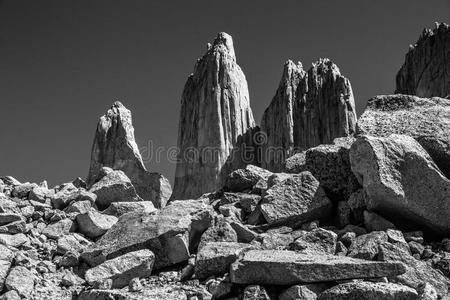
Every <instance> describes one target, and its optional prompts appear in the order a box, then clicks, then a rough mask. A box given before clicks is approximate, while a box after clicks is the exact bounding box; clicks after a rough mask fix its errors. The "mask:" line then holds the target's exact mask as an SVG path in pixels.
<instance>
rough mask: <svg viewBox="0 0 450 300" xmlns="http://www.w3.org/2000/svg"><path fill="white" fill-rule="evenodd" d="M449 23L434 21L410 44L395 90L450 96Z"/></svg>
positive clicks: (433, 95)
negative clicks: (431, 27)
mask: <svg viewBox="0 0 450 300" xmlns="http://www.w3.org/2000/svg"><path fill="white" fill-rule="evenodd" d="M449 74H450V26H449V25H447V24H445V23H436V27H435V29H433V30H431V29H424V31H423V32H422V34H421V36H420V37H419V40H418V41H417V43H416V44H415V45H411V46H410V49H409V51H408V53H407V54H406V57H405V63H404V64H403V66H402V68H401V69H400V71H399V72H398V74H397V78H396V83H397V88H396V91H395V93H398V94H406V95H416V96H419V97H425V98H430V97H444V98H445V97H447V96H450V75H449Z"/></svg>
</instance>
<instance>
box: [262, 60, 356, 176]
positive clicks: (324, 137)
mask: <svg viewBox="0 0 450 300" xmlns="http://www.w3.org/2000/svg"><path fill="white" fill-rule="evenodd" d="M318 116H320V118H318ZM355 125H356V111H355V101H354V98H353V92H352V88H351V84H350V81H349V80H348V79H347V78H345V77H344V76H342V75H341V73H340V70H339V68H338V66H337V65H336V64H334V63H333V62H332V61H331V60H330V59H328V58H323V59H319V60H318V61H317V62H315V63H313V64H312V66H311V68H310V69H309V70H308V71H307V72H305V71H304V70H303V67H302V64H301V63H299V64H297V65H296V64H294V63H293V62H292V61H288V62H286V63H285V65H284V70H283V75H282V78H281V81H280V85H279V87H278V89H277V92H276V94H275V96H274V98H273V99H272V102H271V103H270V105H269V107H268V108H267V109H266V111H265V112H264V115H263V119H262V122H261V129H262V131H263V132H264V133H265V134H266V140H267V142H266V144H265V145H263V147H262V148H263V152H262V158H261V163H262V166H263V167H265V168H267V169H269V170H271V171H275V172H278V171H281V169H282V165H283V163H284V161H285V159H286V158H288V157H289V156H291V155H292V154H294V153H295V152H296V151H299V150H303V149H307V148H311V147H314V146H317V145H320V144H326V143H331V142H332V141H333V139H335V138H337V137H344V136H349V135H351V134H353V133H354V131H355Z"/></svg>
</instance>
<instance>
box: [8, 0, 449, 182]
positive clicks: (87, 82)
mask: <svg viewBox="0 0 450 300" xmlns="http://www.w3.org/2000/svg"><path fill="white" fill-rule="evenodd" d="M449 17H450V0H433V1H427V0H421V1H419V0H395V1H393V0H382V1H381V0H378V1H373V0H345V1H317V0H308V1H304V0H292V1H281V0H277V1H273V0H246V1H243V0H239V1H213V0H202V1H197V0H196V1H187V0H179V1H174V0H172V1H170V0H167V1H130V0H126V1H125V0H124V1H112V0H108V1H100V0H96V1H87V0H76V1H75V0H73V1H63V0H54V1H48V0H40V1H36V0H29V1H24V0H4V1H0V104H1V105H0V139H1V140H0V174H1V175H13V176H15V177H16V178H17V179H19V180H21V181H32V182H38V181H41V180H44V179H47V180H48V181H49V183H50V184H51V185H55V184H59V183H62V182H67V181H70V180H72V179H73V178H75V177H77V176H80V177H85V176H86V175H87V172H88V168H89V159H90V150H91V144H92V140H93V136H94V131H95V128H96V124H97V120H98V117H99V116H100V115H102V114H103V113H104V112H105V111H106V109H107V108H109V107H110V106H111V104H112V103H113V101H115V100H121V101H122V102H123V103H124V104H125V106H127V107H128V108H129V109H131V110H132V112H133V121H134V127H135V134H136V138H137V142H138V144H139V146H140V147H144V146H145V145H147V144H149V141H151V142H152V143H153V146H154V148H156V147H164V148H165V149H167V148H168V147H171V146H174V145H176V139H177V130H178V114H179V108H180V97H181V92H182V89H183V86H184V83H185V80H186V78H187V76H188V75H189V73H191V72H192V70H193V66H194V63H195V61H196V59H197V58H198V57H200V56H201V55H202V54H203V53H204V52H205V50H206V43H207V42H211V41H212V39H213V38H214V37H215V36H216V34H217V33H218V32H220V31H225V32H227V33H229V34H231V35H232V36H233V38H234V45H235V49H236V55H237V60H238V63H239V64H240V66H241V67H242V69H243V71H244V73H245V75H246V76H247V81H248V84H249V90H250V100H251V104H252V108H253V113H254V115H255V119H256V120H257V122H258V123H259V121H260V119H261V116H262V112H263V111H264V109H265V108H266V106H267V105H268V104H269V102H270V100H271V98H272V96H273V95H274V93H275V90H276V88H277V86H278V83H279V80H280V76H281V71H282V65H283V63H284V62H285V61H286V60H287V59H289V58H290V59H293V60H295V61H301V62H302V63H303V65H304V67H309V66H310V65H311V63H312V62H313V61H315V60H317V59H318V58H320V57H329V58H331V59H332V60H333V61H334V62H335V63H336V64H337V65H338V66H339V67H340V69H341V72H342V73H343V74H344V75H345V76H346V77H348V78H349V79H350V80H351V83H352V86H353V91H354V94H355V98H356V105H357V110H358V114H360V113H361V111H362V110H363V108H364V106H365V104H366V101H367V99H368V98H370V97H371V96H374V95H376V94H386V93H392V91H393V90H394V79H395V74H396V72H397V70H398V69H399V68H400V66H401V64H402V62H403V60H404V55H405V53H406V51H407V49H408V45H409V44H412V43H414V42H415V41H416V40H417V38H418V36H419V34H420V32H421V31H422V29H423V28H424V27H433V26H434V22H435V21H445V22H447V23H448V22H449ZM144 155H145V153H144ZM145 156H146V155H145ZM165 156H166V152H163V154H162V158H161V162H159V163H158V162H156V161H155V159H154V157H153V158H152V159H149V158H148V157H147V159H146V160H147V166H148V168H149V169H150V170H151V171H158V172H162V173H163V174H164V175H165V176H167V177H168V178H169V179H170V180H171V181H172V179H173V176H174V174H173V173H174V169H175V165H174V163H170V162H168V161H167V158H165ZM149 160H150V161H149Z"/></svg>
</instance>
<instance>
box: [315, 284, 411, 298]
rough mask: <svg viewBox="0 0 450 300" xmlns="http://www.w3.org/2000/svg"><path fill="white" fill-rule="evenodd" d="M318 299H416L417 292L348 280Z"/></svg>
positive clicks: (325, 292) (408, 288)
mask: <svg viewBox="0 0 450 300" xmlns="http://www.w3.org/2000/svg"><path fill="white" fill-rule="evenodd" d="M317 299H318V300H352V299H365V300H418V299H419V297H418V295H417V292H416V291H415V290H414V289H412V288H410V287H407V286H403V285H399V284H395V283H384V282H365V281H359V282H350V283H343V284H339V285H336V286H334V287H332V288H330V289H328V290H326V291H324V292H323V293H321V294H320V296H319V297H318V298H317Z"/></svg>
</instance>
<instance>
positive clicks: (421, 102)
mask: <svg viewBox="0 0 450 300" xmlns="http://www.w3.org/2000/svg"><path fill="white" fill-rule="evenodd" d="M449 118H450V99H443V98H430V99H428V98H418V97H416V96H408V95H385V96H376V97H374V98H372V99H370V100H369V101H368V102H367V107H366V109H365V111H364V113H363V114H362V115H361V118H360V119H359V121H358V124H357V132H358V133H359V134H367V135H372V136H379V137H387V136H389V135H391V134H404V135H409V136H411V137H413V138H415V139H416V140H417V141H418V142H419V143H420V144H421V146H422V147H423V148H424V149H425V150H426V151H427V152H428V154H429V155H430V156H431V158H432V159H433V161H434V162H435V163H436V164H437V165H438V167H439V169H440V170H441V171H442V172H443V173H444V174H445V175H446V176H447V177H450V138H449V134H448V133H449V132H450V122H449V121H448V120H449Z"/></svg>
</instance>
